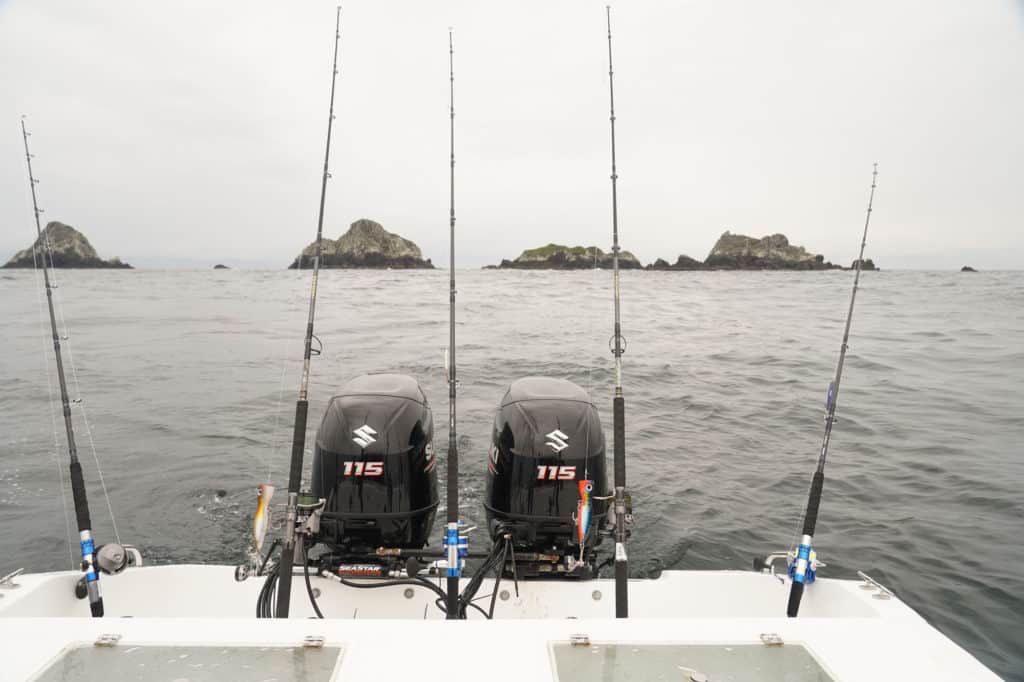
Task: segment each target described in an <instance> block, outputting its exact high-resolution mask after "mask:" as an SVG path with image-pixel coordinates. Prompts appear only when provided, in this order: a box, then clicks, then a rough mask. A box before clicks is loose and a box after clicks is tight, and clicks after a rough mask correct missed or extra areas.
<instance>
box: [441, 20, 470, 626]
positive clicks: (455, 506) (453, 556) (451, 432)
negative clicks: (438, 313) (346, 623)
mask: <svg viewBox="0 0 1024 682" xmlns="http://www.w3.org/2000/svg"><path fill="white" fill-rule="evenodd" d="M448 98H449V100H448V122H449V141H450V145H451V175H450V180H449V188H450V195H449V203H448V206H449V210H448V229H449V233H450V239H451V243H450V258H449V262H448V273H449V275H448V358H449V364H448V493H447V494H448V500H447V504H446V506H447V508H448V511H447V514H448V516H447V519H448V526H447V528H446V529H445V549H446V550H447V554H448V584H447V598H446V599H445V606H446V608H445V613H446V616H445V618H447V619H449V620H451V619H455V618H458V617H459V611H460V609H459V577H460V576H461V575H462V563H461V562H462V560H461V558H460V556H459V545H460V538H459V448H458V434H457V432H456V430H455V390H456V387H457V386H458V382H457V381H456V374H455V47H454V44H453V43H452V31H451V29H449V30H448ZM467 549H468V547H467Z"/></svg>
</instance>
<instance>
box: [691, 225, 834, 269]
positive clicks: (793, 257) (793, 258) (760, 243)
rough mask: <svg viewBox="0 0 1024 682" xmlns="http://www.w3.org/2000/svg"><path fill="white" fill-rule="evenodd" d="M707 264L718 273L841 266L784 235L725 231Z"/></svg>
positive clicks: (706, 260)
mask: <svg viewBox="0 0 1024 682" xmlns="http://www.w3.org/2000/svg"><path fill="white" fill-rule="evenodd" d="M704 264H705V265H706V266H707V267H709V268H713V269H717V270H832V269H837V268H840V267H841V266H838V265H833V264H832V263H830V262H827V261H826V260H825V258H824V256H821V255H815V254H812V253H809V252H808V251H807V250H806V249H804V248H803V247H802V246H793V245H792V244H790V243H789V240H788V239H786V236H785V235H782V234H773V235H768V236H767V237H762V238H761V239H755V238H753V237H747V236H745V235H742V234H731V233H729V232H725V233H723V234H722V236H721V237H719V238H718V242H716V243H715V246H714V248H712V249H711V253H709V254H708V257H707V258H706V259H705V260H704Z"/></svg>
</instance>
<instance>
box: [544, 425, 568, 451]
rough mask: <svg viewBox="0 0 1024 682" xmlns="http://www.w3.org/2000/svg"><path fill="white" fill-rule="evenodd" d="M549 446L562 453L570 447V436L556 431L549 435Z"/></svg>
mask: <svg viewBox="0 0 1024 682" xmlns="http://www.w3.org/2000/svg"><path fill="white" fill-rule="evenodd" d="M547 446H548V447H549V448H551V449H552V450H554V451H555V452H561V451H562V450H565V449H566V448H567V447H569V436H567V435H565V434H564V433H562V432H561V431H559V430H558V429H555V430H554V431H552V432H551V433H549V434H548V442H547Z"/></svg>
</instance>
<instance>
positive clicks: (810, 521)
mask: <svg viewBox="0 0 1024 682" xmlns="http://www.w3.org/2000/svg"><path fill="white" fill-rule="evenodd" d="M824 485H825V474H824V472H821V471H815V472H814V478H812V479H811V494H810V495H809V496H808V497H807V513H806V514H804V535H811V536H813V535H814V529H815V526H817V525H818V506H819V505H821V489H822V487H823V486H824Z"/></svg>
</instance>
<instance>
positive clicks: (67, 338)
mask: <svg viewBox="0 0 1024 682" xmlns="http://www.w3.org/2000/svg"><path fill="white" fill-rule="evenodd" d="M43 239H44V241H45V242H46V251H47V253H49V254H50V270H51V271H52V272H53V273H54V274H53V281H54V285H53V288H55V289H56V290H57V295H56V299H57V305H56V308H57V316H58V317H59V318H60V324H61V326H62V327H63V328H64V330H63V335H62V337H61V340H63V341H64V348H66V349H67V351H68V366H69V367H71V381H72V382H73V383H74V385H75V393H76V394H77V395H78V396H79V397H78V398H76V399H75V400H73V401H72V402H73V403H74V404H75V405H77V406H78V411H79V413H80V414H81V415H82V425H83V426H85V437H86V438H87V439H88V440H89V451H90V452H92V459H93V462H95V463H96V478H98V479H99V482H100V489H101V490H102V491H103V500H104V501H105V502H106V505H107V513H108V514H109V515H110V526H111V528H112V529H113V531H114V539H115V540H116V541H117V544H121V534H120V533H118V531H117V521H116V520H115V518H114V507H113V506H112V505H111V503H110V494H109V493H108V492H107V482H106V480H104V478H103V467H102V466H100V458H99V454H98V453H97V452H96V441H95V440H93V436H92V425H91V424H90V423H89V416H88V415H87V414H86V411H85V401H84V400H82V397H81V396H82V387H81V385H80V384H79V381H78V368H77V366H76V365H75V354H74V351H73V350H72V343H71V333H70V332H69V331H68V323H67V320H66V319H65V317H64V302H63V299H62V295H61V293H60V286H59V283H58V278H57V274H56V269H55V268H54V266H53V246H52V244H51V243H50V235H49V233H48V232H47V231H45V230H44V231H43Z"/></svg>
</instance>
